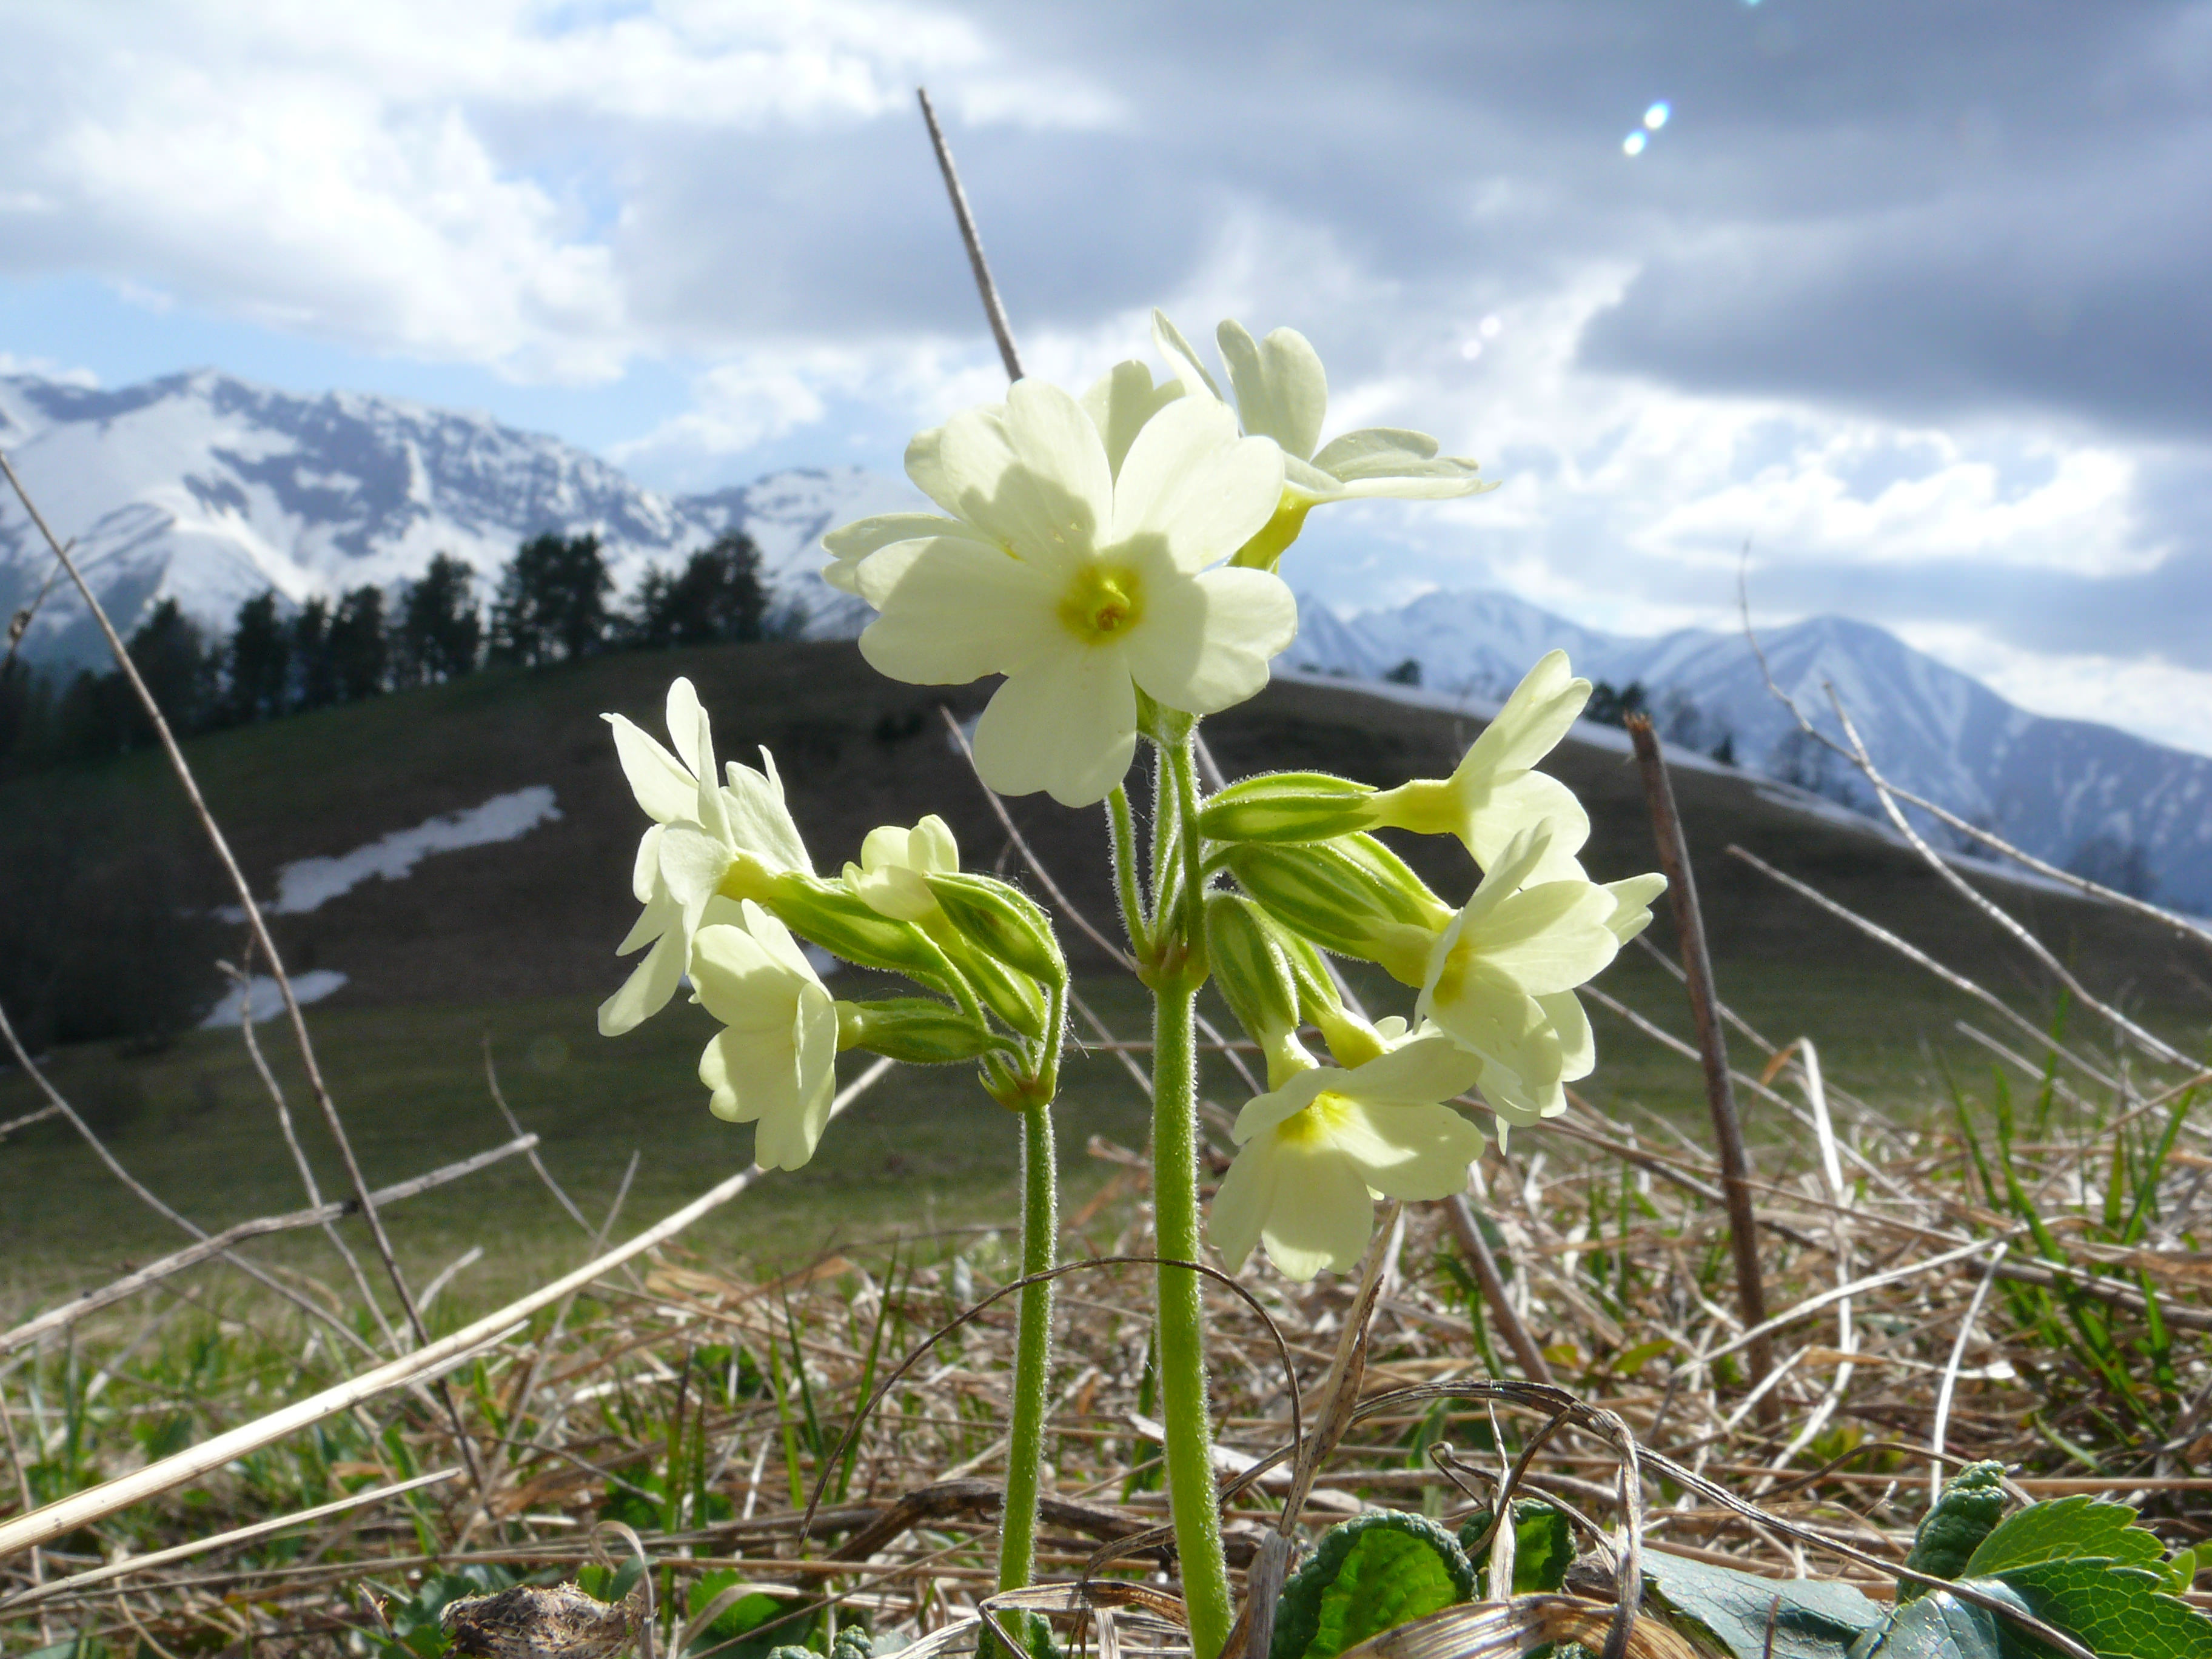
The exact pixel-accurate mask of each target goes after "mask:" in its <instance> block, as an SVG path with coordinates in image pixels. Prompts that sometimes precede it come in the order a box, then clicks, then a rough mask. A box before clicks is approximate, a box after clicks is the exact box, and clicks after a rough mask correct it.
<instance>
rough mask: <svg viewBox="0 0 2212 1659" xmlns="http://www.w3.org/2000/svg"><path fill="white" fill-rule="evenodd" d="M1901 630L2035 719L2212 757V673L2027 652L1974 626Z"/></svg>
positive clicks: (2166, 664)
mask: <svg viewBox="0 0 2212 1659" xmlns="http://www.w3.org/2000/svg"><path fill="white" fill-rule="evenodd" d="M1896 632H1897V633H1898V634H1899V635H1901V636H1902V637H1903V638H1904V639H1905V641H1906V642H1907V643H1908V644H1911V645H1912V646H1914V647H1917V648H1918V649H1920V650H1923V651H1925V652H1926V653H1928V654H1929V656H1931V657H1935V658H1937V659H1940V660H1942V661H1943V662H1946V663H1948V664H1949V665H1951V666H1952V667H1954V668H1956V669H1958V670H1960V671H1961V672H1964V673H1968V674H1972V676H1973V677H1974V678H1977V679H1978V680H1980V681H1981V682H1982V683H1983V684H1985V685H1987V686H1988V687H1989V688H1990V690H1992V691H1995V692H1996V694H1997V695H1998V696H2002V697H2004V698H2005V699H2007V700H2008V701H2009V702H2015V703H2018V704H2019V705H2020V706H2021V708H2026V709H2028V710H2031V711H2032V712H2033V713H2035V714H2052V715H2057V716H2058V717H2059V718H2061V719H2064V720H2097V721H2100V722H2101V723H2103V724H2105V725H2107V726H2119V727H2120V728H2121V729H2122V730H2124V731H2129V732H2136V734H2138V735H2139V736H2142V737H2146V738H2151V739H2152V740H2154V742H2158V743H2165V744H2172V745H2174V746H2175V747H2176V748H2180V749H2189V750H2195V751H2196V752H2197V753H2198V754H2200V755H2212V673H2206V672H2203V671H2201V670H2197V669H2191V668H2184V667H2181V666H2179V665H2177V664H2174V663H2169V662H2162V661H2160V660H2159V659H2156V658H2148V659H2143V658H2134V659H2123V658H2118V657H2107V656H2095V655H2088V654H2084V653H2065V652H2041V651H2024V650H2021V649H2020V648H2019V647H2016V646H2012V645H2008V644H2007V643H2006V642H2005V641H2002V640H1999V639H1996V638H1993V637H1991V636H1990V635H1988V634H1987V633H1984V632H1983V631H1982V630H1981V629H1974V628H1964V627H1936V626H1917V625H1907V626H1905V627H1902V628H1899V629H1897V630H1896Z"/></svg>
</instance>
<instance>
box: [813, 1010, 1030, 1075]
mask: <svg viewBox="0 0 2212 1659" xmlns="http://www.w3.org/2000/svg"><path fill="white" fill-rule="evenodd" d="M837 1046H838V1047H839V1048H866V1049H867V1050H869V1051H870V1052H871V1053H872V1054H888V1055H890V1058H891V1059H893V1060H905V1061H907V1062H908V1063H909V1064H911V1065H915V1066H943V1065H946V1064H949V1063H951V1062H952V1061H955V1060H975V1059H977V1058H979V1057H980V1056H981V1055H982V1054H986V1053H987V1052H988V1051H989V1049H990V1048H991V1046H992V1038H991V1033H990V1032H989V1031H988V1030H986V1029H985V1028H984V1027H983V1025H982V1024H981V1023H979V1022H978V1021H975V1020H972V1019H969V1018H968V1017H967V1016H966V1015H965V1014H963V1013H962V1012H960V1011H959V1010H958V1009H957V1008H955V1007H954V1006H951V1004H950V1003H945V1002H939V1001H937V1000H934V999H933V998H929V997H896V998H892V999H890V1000H886V1001H883V1002H841V1003H839V1004H838V1005H837Z"/></svg>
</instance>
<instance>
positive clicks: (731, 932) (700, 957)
mask: <svg viewBox="0 0 2212 1659" xmlns="http://www.w3.org/2000/svg"><path fill="white" fill-rule="evenodd" d="M748 917H749V918H750V908H749V909H748ZM790 937H791V936H790V935H789V934H788V933H786V934H785V935H784V940H785V943H786V944H788V943H789V942H790ZM793 977H794V975H793V973H792V971H791V969H790V966H789V965H788V964H787V963H784V962H782V961H780V960H778V959H777V957H775V955H773V954H772V953H771V952H770V951H769V950H768V948H767V947H766V945H763V943H762V941H760V940H759V939H755V938H754V937H753V935H752V934H751V933H750V932H749V931H747V930H746V929H745V928H743V927H729V926H726V925H725V926H718V927H702V928H701V929H700V930H699V932H698V934H697V936H696V938H695V939H693V940H692V943H691V985H692V988H693V989H694V990H695V991H696V992H697V993H698V995H699V1000H700V1002H701V1004H702V1005H703V1006H705V1008H706V1010H707V1012H708V1013H710V1014H712V1015H713V1016H714V1018H716V1019H717V1020H719V1021H720V1022H721V1023H722V1024H724V1025H726V1026H728V1027H729V1028H730V1029H731V1030H733V1031H741V1032H747V1033H751V1034H754V1035H758V1034H760V1033H762V1032H770V1033H773V1032H775V1031H779V1030H787V1028H788V1026H789V1024H790V1018H791V1009H792V1006H793V1002H794V1000H796V998H797V995H798V993H797V989H796V987H794V986H793V983H792V981H793Z"/></svg>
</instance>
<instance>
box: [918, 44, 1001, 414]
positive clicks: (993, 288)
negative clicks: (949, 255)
mask: <svg viewBox="0 0 2212 1659" xmlns="http://www.w3.org/2000/svg"><path fill="white" fill-rule="evenodd" d="M914 95H915V100H916V101H918V102H919V103H920V104H921V118H922V119H923V120H924V121H925V122H927V124H928V126H929V142H930V144H931V146H932V148H933V149H935V150H936V151H937V166H938V168H939V171H940V172H942V173H944V174H945V193H946V194H947V195H949V196H951V198H952V216H953V217H954V218H956V219H957V220H958V221H959V222H960V240H961V241H962V242H963V243H964V244H965V245H966V246H967V249H968V264H969V269H970V270H973V271H974V272H975V291H976V293H977V294H978V295H981V297H982V301H983V315H984V316H985V317H986V318H987V319H989V321H990V324H991V337H992V338H993V339H994V340H996V341H997V342H998V343H999V359H1000V362H1003V363H1005V364H1006V378H1007V379H1008V380H1020V379H1021V378H1022V360H1021V356H1020V355H1019V354H1018V353H1017V352H1016V351H1015V349H1014V331H1013V329H1012V326H1011V325H1009V324H1008V323H1007V321H1006V306H1005V305H1004V304H1003V303H1002V302H1001V301H1000V298H999V285H998V284H997V283H995V282H994V281H992V280H991V264H990V261H989V260H987V259H986V258H984V257H983V239H982V237H981V234H979V233H978V232H977V231H976V229H975V215H974V214H973V213H972V212H970V211H969V207H968V192H967V191H966V190H964V189H963V188H962V186H961V183H960V172H959V169H958V168H957V167H954V166H953V165H952V147H951V145H949V144H947V143H945V129H944V128H942V127H940V126H939V125H937V106H935V105H933V104H932V103H931V102H930V101H929V89H928V88H927V87H916V88H915V89H914Z"/></svg>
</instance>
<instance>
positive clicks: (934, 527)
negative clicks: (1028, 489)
mask: <svg viewBox="0 0 2212 1659" xmlns="http://www.w3.org/2000/svg"><path fill="white" fill-rule="evenodd" d="M967 534H969V530H968V527H967V526H965V525H963V524H962V523H961V522H960V521H959V520H957V519H947V518H944V517H941V516H940V515H939V514H937V513H878V514H876V515H875V516H874V517H873V518H871V519H855V520H853V522H852V523H850V524H846V525H840V526H837V528H836V529H835V530H832V531H830V532H829V533H828V534H827V535H825V536H823V538H822V545H823V548H824V549H825V550H827V551H828V552H829V556H831V557H832V558H835V559H836V560H839V561H840V562H844V563H848V564H849V563H858V562H860V560H862V559H865V558H866V557H867V556H868V555H869V554H871V553H874V552H877V551H879V550H882V549H884V548H886V547H889V546H890V544H892V543H893V542H919V541H925V540H927V538H930V537H932V536H964V535H967Z"/></svg>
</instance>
